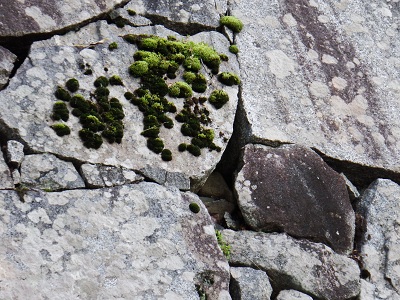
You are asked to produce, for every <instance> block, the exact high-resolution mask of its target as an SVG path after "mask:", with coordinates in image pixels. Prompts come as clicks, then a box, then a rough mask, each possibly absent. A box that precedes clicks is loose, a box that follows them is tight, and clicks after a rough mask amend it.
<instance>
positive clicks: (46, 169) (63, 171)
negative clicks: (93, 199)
mask: <svg viewBox="0 0 400 300" xmlns="http://www.w3.org/2000/svg"><path fill="white" fill-rule="evenodd" d="M21 182H22V183H23V184H24V185H27V186H31V187H37V188H40V189H44V190H50V191H55V190H60V189H78V188H84V187H85V183H84V182H83V179H82V177H81V176H80V175H79V173H78V172H77V171H76V169H75V167H74V165H73V164H72V163H71V162H66V161H63V160H61V159H58V158H57V157H55V156H54V155H52V154H32V155H26V156H25V158H24V161H23V162H22V164H21Z"/></svg>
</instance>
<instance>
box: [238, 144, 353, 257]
mask: <svg viewBox="0 0 400 300" xmlns="http://www.w3.org/2000/svg"><path fill="white" fill-rule="evenodd" d="M240 165H241V166H242V168H241V169H240V170H239V172H238V174H237V177H236V181H235V192H236V194H237V197H238V205H239V208H240V210H241V212H242V214H243V217H244V219H245V221H246V223H247V224H248V225H250V226H251V227H252V228H253V229H254V230H263V231H274V230H277V231H284V232H287V233H288V234H289V235H292V236H296V237H302V238H309V239H312V240H314V241H318V242H323V243H325V244H327V245H328V246H330V247H332V248H333V249H334V250H335V251H337V252H339V253H348V252H351V251H352V249H353V239H354V231H355V229H354V227H355V225H354V219H355V216H354V211H353V208H352V207H351V203H350V200H349V196H348V193H347V189H346V184H345V181H344V179H343V177H342V176H341V175H340V174H338V173H336V172H335V171H334V170H332V169H331V168H330V167H329V166H328V165H327V164H326V163H325V162H324V161H323V160H322V159H321V158H320V157H319V156H318V155H317V154H316V153H315V152H313V151H311V150H309V149H308V148H305V147H303V146H298V145H284V146H281V147H278V148H272V147H267V146H263V145H252V144H250V145H247V146H246V147H245V149H244V152H243V157H242V161H241V163H240Z"/></svg>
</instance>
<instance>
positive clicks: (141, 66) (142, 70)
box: [129, 60, 149, 77]
mask: <svg viewBox="0 0 400 300" xmlns="http://www.w3.org/2000/svg"><path fill="white" fill-rule="evenodd" d="M148 72H149V64H148V63H147V62H145V61H141V60H140V61H136V62H134V63H133V64H131V66H130V67H129V73H130V74H131V75H132V76H133V77H142V76H143V75H146V74H147V73H148Z"/></svg>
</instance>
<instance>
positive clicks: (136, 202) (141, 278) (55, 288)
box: [0, 183, 230, 300]
mask: <svg viewBox="0 0 400 300" xmlns="http://www.w3.org/2000/svg"><path fill="white" fill-rule="evenodd" d="M191 202H196V203H198V204H199V205H200V206H201V210H200V213H198V214H194V213H192V212H191V211H190V210H189V203H191ZM0 216H1V218H0V220H1V222H0V229H1V230H0V238H1V241H2V243H1V245H0V261H1V264H0V266H1V267H0V270H1V274H2V279H1V280H2V284H1V286H2V288H1V289H0V298H1V299H25V298H26V295H35V297H37V298H38V299H39V298H40V299H42V298H43V299H45V298H48V299H53V298H54V293H55V292H56V293H57V297H58V298H59V299H78V298H82V299H177V300H179V299H182V300H187V299H199V295H198V292H197V290H196V285H198V286H199V289H202V290H203V291H204V292H205V294H206V295H207V297H208V299H221V300H222V299H230V296H229V293H228V284H229V266H228V264H227V261H226V260H225V258H224V256H223V254H222V252H221V250H220V249H219V247H218V245H217V241H216V238H215V234H214V229H213V227H212V225H211V220H210V218H209V216H208V215H207V213H206V210H205V208H204V206H203V205H202V204H201V202H200V200H199V199H198V197H196V196H195V195H193V194H190V193H185V194H182V193H180V192H179V191H178V190H177V189H175V188H169V189H166V188H164V187H161V186H159V185H156V184H153V183H140V184H137V185H125V186H123V187H116V188H109V189H99V190H90V191H80V190H75V191H64V192H59V193H43V192H28V193H27V194H26V195H25V196H24V202H21V201H20V199H19V197H18V195H17V193H16V192H13V191H9V192H7V191H0ZM16 237H18V238H16ZM212 282H213V283H212Z"/></svg>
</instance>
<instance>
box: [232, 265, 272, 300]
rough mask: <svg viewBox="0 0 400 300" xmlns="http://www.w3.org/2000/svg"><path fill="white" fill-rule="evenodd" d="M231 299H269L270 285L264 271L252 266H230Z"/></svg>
mask: <svg viewBox="0 0 400 300" xmlns="http://www.w3.org/2000/svg"><path fill="white" fill-rule="evenodd" d="M229 289H230V291H231V296H232V300H254V299H263V300H269V299H271V294H272V287H271V284H270V283H269V279H268V276H267V274H265V272H263V271H260V270H255V269H252V268H245V267H244V268H243V267H239V268H235V267H231V283H230V287H229Z"/></svg>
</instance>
